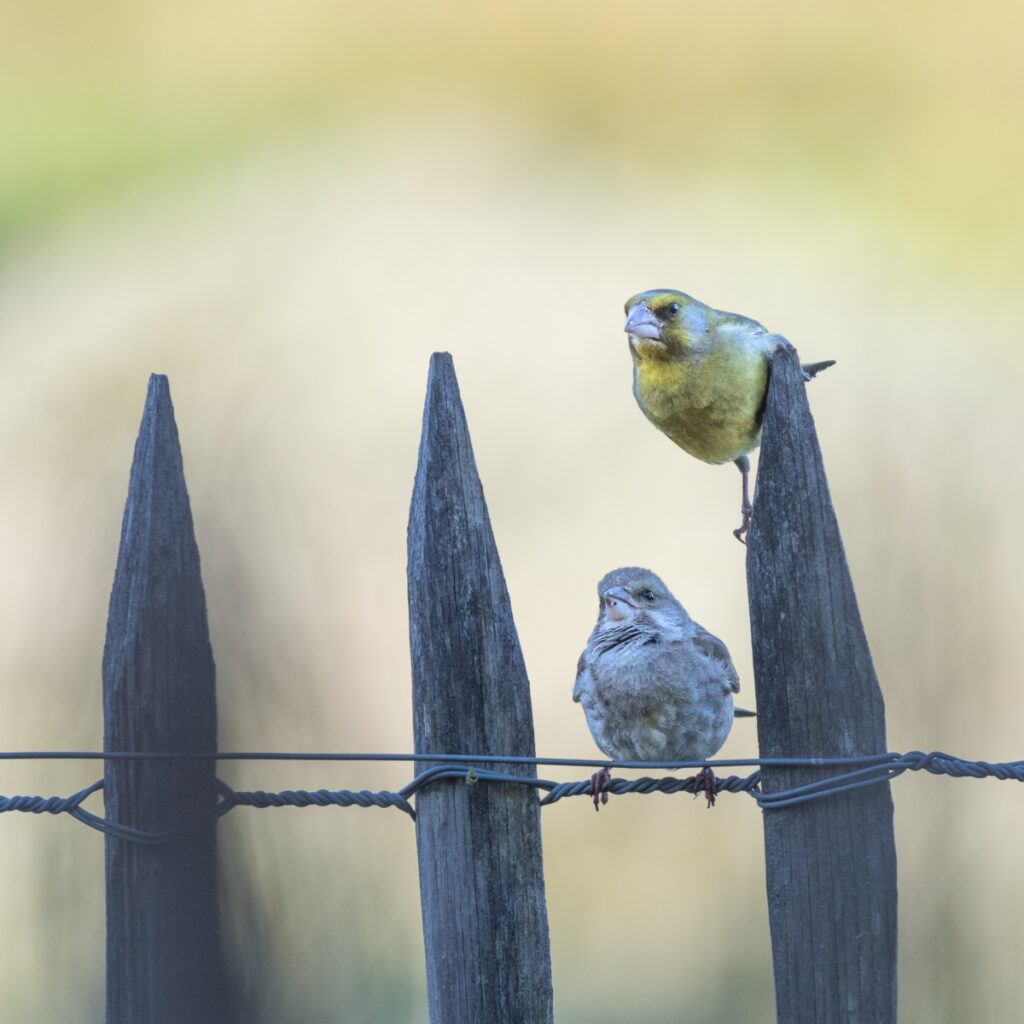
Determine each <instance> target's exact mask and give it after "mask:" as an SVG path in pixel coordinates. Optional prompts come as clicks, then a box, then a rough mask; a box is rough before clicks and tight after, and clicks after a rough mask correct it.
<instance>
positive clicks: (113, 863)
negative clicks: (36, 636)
mask: <svg viewBox="0 0 1024 1024" xmlns="http://www.w3.org/2000/svg"><path fill="white" fill-rule="evenodd" d="M103 713H104V740H103V743H104V750H106V751H136V752H142V751H149V752H153V751H160V752H200V751H202V752H206V751H214V750H216V746H217V713H216V704H215V698H214V666H213V655H212V652H211V649H210V640H209V634H208V631H207V624H206V600H205V597H204V594H203V584H202V580H201V578H200V575H199V551H198V549H197V547H196V541H195V536H194V534H193V531H192V514H191V511H190V509H189V501H188V492H187V491H186V489H185V478H184V475H183V472H182V463H181V450H180V448H179V445H178V431H177V427H176V426H175V423H174V410H173V408H172V406H171V398H170V391H169V389H168V385H167V378H166V377H163V376H157V375H154V376H152V377H151V378H150V380H149V391H148V394H147V395H146V406H145V410H144V412H143V414H142V424H141V426H140V428H139V436H138V440H137V441H136V444H135V458H134V461H133V462H132V471H131V478H130V481H129V484H128V500H127V502H126V503H125V510H124V521H123V524H122V527H121V546H120V550H119V552H118V556H117V569H116V571H115V574H114V585H113V590H112V592H111V595H110V614H109V618H108V620H107V638H106V645H105V646H104V649H103ZM103 793H104V802H105V807H106V815H107V818H108V819H109V820H111V821H115V822H117V823H119V824H121V825H127V826H130V827H132V828H135V829H141V830H145V831H147V832H164V831H167V830H173V832H174V835H173V837H172V838H171V839H170V840H169V841H168V842H166V843H162V844H157V845H144V844H140V843H136V842H132V841H129V840H127V839H123V838H119V837H117V836H113V835H108V836H107V839H106V876H107V879H106V880H107V1022H108V1024H142V1022H145V1024H182V1022H184V1021H188V1022H189V1024H221V1022H223V1021H224V1020H225V1019H226V1018H227V1013H226V1000H225V984H224V975H223V966H222V959H221V948H220V933H219V920H218V907H217V857H216V843H215V823H214V818H213V810H214V805H215V803H216V791H215V763H214V762H213V761H211V760H205V761H193V760H187V759H185V760H170V759H162V760H161V759H155V760H148V759H147V760H108V761H106V762H105V769H104V781H103Z"/></svg>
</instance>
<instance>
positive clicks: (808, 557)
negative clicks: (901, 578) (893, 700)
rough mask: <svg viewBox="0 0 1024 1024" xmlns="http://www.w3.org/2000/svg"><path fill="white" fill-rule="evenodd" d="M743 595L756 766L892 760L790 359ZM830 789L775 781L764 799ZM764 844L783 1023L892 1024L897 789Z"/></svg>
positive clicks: (769, 818) (774, 384) (779, 380)
mask: <svg viewBox="0 0 1024 1024" xmlns="http://www.w3.org/2000/svg"><path fill="white" fill-rule="evenodd" d="M747 587H748V593H749V599H750V618H751V635H752V641H753V655H754V676H755V688H756V694H757V714H758V719H757V721H758V740H759V743H760V753H761V756H762V757H765V758H770V757H804V756H806V757H815V756H820V757H845V756H854V755H860V754H875V753H882V752H884V751H885V750H886V739H885V708H884V704H883V700H882V692H881V688H880V687H879V684H878V679H877V677H876V675H875V670H874V666H873V664H872V660H871V652H870V650H869V648H868V642H867V638H866V636H865V634H864V629H863V626H862V624H861V619H860V612H859V610H858V607H857V599H856V595H855V594H854V590H853V583H852V581H851V579H850V573H849V569H848V567H847V563H846V555H845V553H844V550H843V544H842V538H841V537H840V534H839V527H838V525H837V523H836V518H835V514H834V512H833V509H832V503H831V499H830V496H829V490H828V482H827V480H826V477H825V470H824V465H823V463H822V458H821V451H820V449H819V446H818V440H817V436H816V434H815V430H814V421H813V419H812V418H811V413H810V409H809V407H808V404H807V397H806V394H805V391H804V383H803V380H802V378H801V374H800V367H799V363H798V361H797V358H796V356H795V355H794V354H792V353H786V352H778V353H776V354H775V356H774V357H773V359H772V375H771V383H770V386H769V390H768V398H767V407H766V410H765V421H764V436H763V441H762V444H761V457H760V465H759V468H758V474H757V488H756V492H755V500H754V516H753V523H752V525H751V529H750V535H749V550H748V554H747ZM821 776H822V770H821V769H790V768H765V769H764V773H763V788H764V791H765V792H766V793H772V792H778V791H780V790H783V789H788V788H790V787H792V786H797V785H802V784H805V783H807V782H811V781H814V780H815V779H817V778H820V777H821ZM764 833H765V861H766V875H767V890H768V909H769V915H770V926H771V938H772V956H773V962H774V971H775V989H776V1010H777V1014H778V1020H779V1021H780V1022H784V1024H798V1022H799V1024H832V1022H840V1021H841V1022H844V1024H852V1022H858V1024H875V1022H877V1024H882V1022H886V1024H894V1022H895V1021H896V846H895V839H894V834H893V806H892V797H891V794H890V791H889V784H888V783H882V784H879V785H874V786H871V787H868V788H865V789H860V790H857V791H854V792H851V793H843V794H838V795H835V796H830V797H827V798H824V799H822V800H817V801H814V802H811V803H806V804H803V805H799V806H795V807H792V808H785V809H780V810H771V809H769V810H766V811H765V812H764Z"/></svg>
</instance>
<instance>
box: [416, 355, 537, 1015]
mask: <svg viewBox="0 0 1024 1024" xmlns="http://www.w3.org/2000/svg"><path fill="white" fill-rule="evenodd" d="M408 542H409V564H408V576H409V633H410V642H411V651H412V679H413V723H414V732H415V745H416V753H418V754H423V753H446V754H498V755H500V754H507V755H513V756H527V757H532V756H534V742H533V718H532V713H531V709H530V687H529V680H528V679H527V677H526V668H525V666H524V663H523V656H522V653H521V651H520V649H519V640H518V637H517V634H516V629H515V623H514V622H513V620H512V610H511V606H510V604H509V598H508V592H507V590H506V588H505V580H504V577H503V575H502V571H501V562H500V560H499V558H498V551H497V548H496V547H495V543H494V537H493V535H492V533H491V527H490V520H489V517H488V515H487V506H486V504H485V503H484V495H483V489H482V487H481V485H480V479H479V477H478V476H477V472H476V464H475V462H474V459H473V450H472V447H471V445H470V440H469V431H468V428H467V426H466V418H465V414H464V412H463V409H462V402H461V399H460V397H459V389H458V384H457V383H456V380H455V370H454V367H453V365H452V359H451V356H450V355H448V354H447V353H435V354H434V355H433V356H432V357H431V360H430V373H429V377H428V380H427V397H426V404H425V407H424V411H423V434H422V439H421V442H420V452H419V466H418V468H417V471H416V482H415V485H414V488H413V496H412V507H411V510H410V513H409V537H408ZM430 767H434V763H433V762H417V770H418V771H420V772H422V771H425V770H426V769H427V768H430ZM494 767H495V768H497V769H499V770H502V771H506V772H507V773H509V774H519V775H530V776H532V775H534V774H535V771H534V769H533V768H532V767H524V766H507V767H505V766H501V765H495V766H494ZM416 843H417V849H418V855H419V868H420V899H421V903H422V910H423V935H424V942H425V946H426V956H427V998H428V1003H429V1009H430V1020H431V1021H432V1022H433V1024H517V1022H518V1024H545V1022H549V1021H551V1019H552V989H551V959H550V952H549V945H548V923H547V907H546V904H545V899H544V874H543V865H542V861H541V837H540V805H539V800H538V796H537V791H536V790H533V789H529V788H526V787H524V786H518V785H515V784H505V785H503V784H498V783H493V782H478V783H475V784H467V782H466V781H463V780H461V779H460V780H450V781H446V782H442V783H438V784H435V785H433V786H431V787H429V788H427V789H425V790H423V791H422V792H421V793H420V794H419V795H418V796H417V797H416Z"/></svg>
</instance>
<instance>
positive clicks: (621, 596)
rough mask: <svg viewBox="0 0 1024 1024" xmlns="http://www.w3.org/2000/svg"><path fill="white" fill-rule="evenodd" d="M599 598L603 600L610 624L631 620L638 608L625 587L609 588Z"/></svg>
mask: <svg viewBox="0 0 1024 1024" xmlns="http://www.w3.org/2000/svg"><path fill="white" fill-rule="evenodd" d="M601 596H602V597H603V598H604V606H605V609H606V610H607V612H608V618H609V619H611V620H612V622H624V621H625V620H626V619H630V618H632V617H633V615H634V614H635V613H636V611H637V610H638V608H639V605H638V604H637V603H636V601H634V600H633V598H632V596H631V595H630V593H629V591H628V590H626V588H625V587H611V588H610V589H609V590H606V591H605V592H604V593H603V594H602V595H601Z"/></svg>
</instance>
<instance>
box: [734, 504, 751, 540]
mask: <svg viewBox="0 0 1024 1024" xmlns="http://www.w3.org/2000/svg"><path fill="white" fill-rule="evenodd" d="M753 512H754V510H753V508H751V507H750V505H744V506H743V508H742V509H740V514H741V515H742V516H743V522H742V523H740V525H739V526H737V527H736V529H735V530H733V531H732V535H733V536H734V537H735V538H736V539H737V540H738V541H739V542H740V543H741V544H746V543H747V534H748V533H749V532H750V520H751V518H752V516H753Z"/></svg>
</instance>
